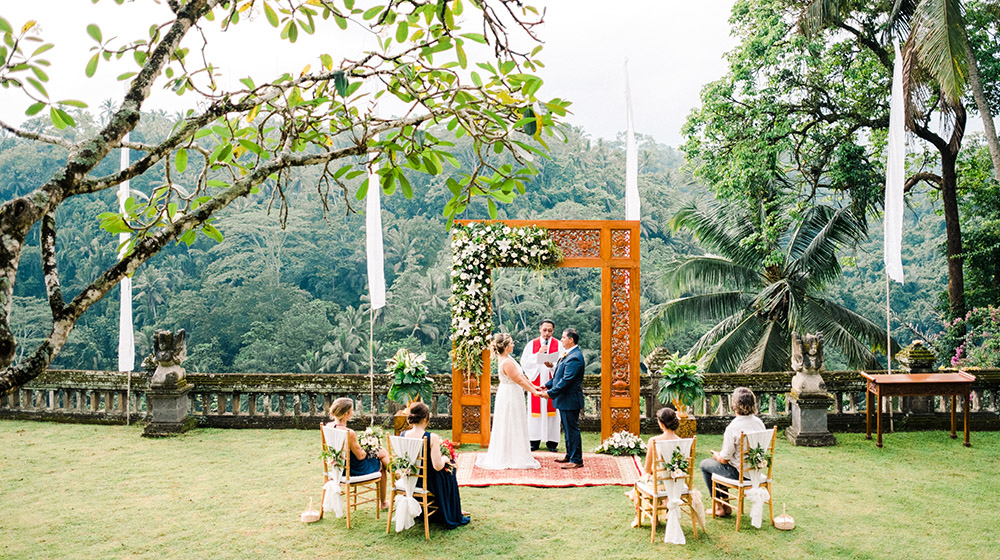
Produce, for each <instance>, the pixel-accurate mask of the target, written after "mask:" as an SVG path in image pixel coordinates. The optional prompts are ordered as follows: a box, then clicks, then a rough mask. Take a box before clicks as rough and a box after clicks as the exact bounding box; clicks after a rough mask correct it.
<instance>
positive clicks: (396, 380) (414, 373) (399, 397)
mask: <svg viewBox="0 0 1000 560" xmlns="http://www.w3.org/2000/svg"><path fill="white" fill-rule="evenodd" d="M426 359H427V354H414V353H413V352H410V351H409V350H407V349H406V348H400V349H399V350H398V351H397V352H396V354H395V355H394V356H393V357H391V358H389V359H388V360H386V366H387V367H386V369H387V371H388V373H390V374H392V385H391V386H390V387H389V398H390V399H392V400H394V401H396V402H398V403H399V404H404V405H407V406H409V405H410V403H412V402H413V401H415V400H417V399H418V398H420V399H423V401H424V402H428V403H429V402H431V395H432V393H433V390H434V380H433V379H431V378H430V377H428V376H427V366H426V365H425V364H424V360H426Z"/></svg>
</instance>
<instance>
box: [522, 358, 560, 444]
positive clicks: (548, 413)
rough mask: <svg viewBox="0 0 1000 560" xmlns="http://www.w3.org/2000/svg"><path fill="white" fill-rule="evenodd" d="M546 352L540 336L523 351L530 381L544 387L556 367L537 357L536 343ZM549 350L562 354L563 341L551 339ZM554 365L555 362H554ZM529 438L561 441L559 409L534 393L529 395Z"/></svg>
mask: <svg viewBox="0 0 1000 560" xmlns="http://www.w3.org/2000/svg"><path fill="white" fill-rule="evenodd" d="M536 344H537V345H538V346H539V350H540V351H542V352H544V350H545V349H544V348H542V345H541V341H540V339H539V338H535V339H532V340H530V341H528V344H526V345H525V346H524V352H522V353H521V369H523V370H524V375H525V376H527V378H528V381H530V382H531V384H532V385H534V386H536V387H544V386H545V383H547V382H548V381H549V380H550V379H552V372H553V371H554V370H555V367H552V368H549V367H546V366H545V364H543V363H541V362H539V361H538V359H537V355H536V349H535V345H536ZM549 351H550V352H555V353H557V354H561V353H562V351H563V347H562V343H561V342H560V341H559V340H558V339H557V338H550V339H549ZM553 366H555V363H554V362H553ZM528 439H529V440H531V441H559V411H557V410H556V409H555V407H553V406H552V401H550V400H549V399H543V398H541V397H536V396H534V395H529V396H528Z"/></svg>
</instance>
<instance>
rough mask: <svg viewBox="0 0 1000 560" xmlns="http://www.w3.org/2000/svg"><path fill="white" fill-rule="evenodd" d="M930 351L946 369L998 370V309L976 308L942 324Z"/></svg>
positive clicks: (999, 328)
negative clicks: (939, 333) (942, 330)
mask: <svg viewBox="0 0 1000 560" xmlns="http://www.w3.org/2000/svg"><path fill="white" fill-rule="evenodd" d="M934 350H935V353H936V354H937V357H938V360H940V361H941V362H942V363H943V364H944V365H946V366H950V367H958V368H962V367H980V368H996V367H1000V307H994V306H992V305H991V306H987V307H976V308H973V309H972V311H969V312H968V313H966V314H965V317H959V318H957V319H955V320H953V321H951V322H949V323H946V324H945V330H944V332H943V333H941V335H940V336H939V337H936V338H935V340H934Z"/></svg>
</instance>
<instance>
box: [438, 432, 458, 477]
mask: <svg viewBox="0 0 1000 560" xmlns="http://www.w3.org/2000/svg"><path fill="white" fill-rule="evenodd" d="M441 456H442V457H444V458H445V461H448V460H450V461H451V462H452V463H454V462H455V458H456V457H457V456H458V454H457V453H455V444H454V443H452V442H451V440H448V439H443V440H441ZM445 468H446V469H448V470H449V471H451V470H454V467H453V466H452V465H446V466H445Z"/></svg>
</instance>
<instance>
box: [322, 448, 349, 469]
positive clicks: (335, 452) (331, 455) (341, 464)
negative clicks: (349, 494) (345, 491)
mask: <svg viewBox="0 0 1000 560" xmlns="http://www.w3.org/2000/svg"><path fill="white" fill-rule="evenodd" d="M319 458H320V460H323V461H326V464H328V465H330V466H331V467H333V470H344V468H345V467H347V462H346V461H344V450H343V449H330V448H329V447H327V448H326V449H324V450H323V452H322V453H320V454H319Z"/></svg>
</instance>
